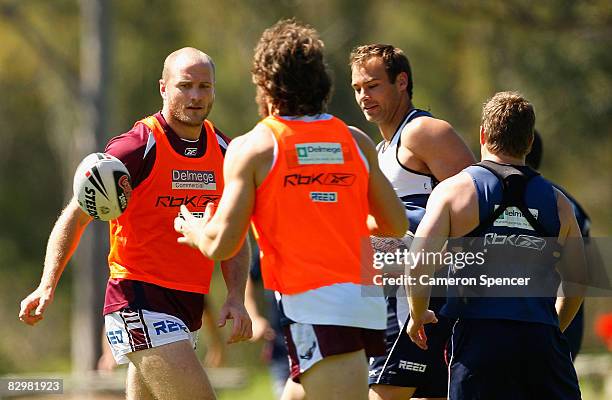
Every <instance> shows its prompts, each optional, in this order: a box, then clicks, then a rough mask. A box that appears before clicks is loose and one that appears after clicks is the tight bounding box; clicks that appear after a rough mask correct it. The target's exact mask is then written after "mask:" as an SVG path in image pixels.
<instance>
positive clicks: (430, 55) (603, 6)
mask: <svg viewBox="0 0 612 400" xmlns="http://www.w3.org/2000/svg"><path fill="white" fill-rule="evenodd" d="M107 3H108V5H109V6H110V10H111V18H110V26H109V29H110V43H111V54H112V57H111V69H110V76H109V81H108V86H107V90H108V92H107V93H108V96H109V97H108V98H109V102H108V105H109V110H110V112H109V113H108V116H107V126H108V131H107V132H102V133H101V135H102V136H103V137H104V141H106V140H107V139H108V138H110V137H112V136H115V135H118V134H120V133H122V132H124V131H126V130H128V129H129V128H130V127H131V126H132V124H133V123H134V121H136V120H138V119H140V118H141V117H143V116H145V115H149V114H152V113H154V112H155V111H157V110H158V109H159V108H160V107H161V99H160V97H159V94H158V85H157V80H158V79H159V76H160V73H161V67H162V63H163V60H164V58H165V56H166V55H167V54H168V53H170V52H171V51H173V50H175V49H177V48H180V47H183V46H194V47H197V48H200V49H203V50H204V51H206V52H207V53H209V54H210V55H211V56H212V57H213V58H214V59H215V62H216V65H217V99H216V103H215V106H214V109H213V112H212V114H211V116H210V118H211V119H212V120H213V121H214V122H215V124H216V125H217V126H218V127H220V128H221V129H222V130H223V131H224V132H226V133H227V134H228V135H230V136H236V135H239V134H241V133H243V132H245V131H247V130H249V129H250V128H251V127H252V126H253V125H254V124H255V122H256V121H257V120H258V116H257V110H256V106H255V103H254V101H253V99H254V95H255V91H254V88H253V85H252V84H251V82H250V72H249V67H250V59H251V56H252V49H253V47H254V45H255V43H256V41H257V40H258V38H259V35H260V34H261V32H262V30H263V29H265V28H266V27H268V26H270V25H271V24H273V23H274V22H275V21H277V20H278V19H279V18H282V17H292V16H295V17H297V18H298V19H300V20H303V21H305V22H308V23H310V24H312V25H314V27H315V28H317V29H318V31H319V32H320V33H321V36H322V38H323V40H324V41H325V43H326V51H327V60H328V63H329V66H330V69H331V70H332V72H333V75H334V78H335V95H334V98H333V101H332V103H331V105H330V111H331V112H332V113H334V114H336V115H338V116H339V117H341V118H343V119H344V120H346V121H347V122H349V123H351V124H354V125H356V126H359V127H360V128H362V129H363V130H365V131H366V132H368V133H369V134H370V135H371V136H372V137H373V138H374V139H375V140H376V141H377V140H379V139H378V132H377V131H376V128H375V127H374V126H372V125H370V124H367V123H366V121H365V120H364V118H363V116H362V115H361V113H360V111H359V109H358V107H357V106H356V104H355V102H354V99H353V95H352V90H351V88H350V70H349V67H348V65H347V61H348V54H349V52H350V50H351V48H353V47H354V46H357V45H359V44H363V43H367V42H388V43H392V44H394V45H396V46H398V47H401V48H402V49H403V50H404V51H405V53H406V54H407V55H408V57H409V58H410V60H411V64H412V68H413V74H414V82H415V84H414V103H415V105H416V106H418V107H420V108H425V109H429V110H431V111H432V112H433V113H434V114H435V115H436V116H438V117H439V118H443V119H446V120H448V121H449V122H450V123H451V124H453V125H454V127H455V128H456V129H457V131H458V132H460V134H461V135H462V136H463V137H464V139H465V140H466V141H467V142H468V143H469V144H470V146H471V148H472V149H473V150H474V152H475V153H476V154H478V153H477V152H478V147H477V137H478V136H477V135H478V128H479V120H480V109H481V106H482V103H483V102H484V101H485V100H486V99H487V98H488V97H490V96H491V95H492V94H493V93H495V92H496V91H499V90H517V91H519V92H522V93H523V94H524V95H525V96H526V97H527V98H528V99H530V100H531V101H532V102H533V104H534V105H535V107H536V113H537V127H538V129H539V130H540V132H541V133H542V134H543V137H544V143H545V155H544V161H543V166H542V172H543V173H544V175H545V176H547V177H549V178H551V179H552V180H554V181H555V182H558V183H560V184H561V185H562V186H564V187H566V188H567V189H568V190H569V192H570V193H572V194H573V195H574V196H575V197H576V198H577V199H578V200H579V201H580V202H581V203H582V204H583V206H584V207H585V209H586V210H587V211H588V213H589V214H590V215H591V217H592V220H593V230H592V231H593V234H594V235H596V236H610V231H611V227H612V185H611V183H612V179H611V171H612V135H611V134H610V133H611V131H612V96H611V95H610V94H611V93H612V52H610V48H612V46H611V45H612V3H611V2H609V1H607V0H590V1H579V0H556V1H552V0H551V1H546V2H531V1H528V0H508V1H504V2H482V1H479V0H465V1H453V0H411V1H399V0H395V1H393V0H389V1H382V0H309V1H306V0H251V1H248V0H225V1H213V0H211V1H195V0H173V1H168V0H163V1H162V0H130V1H118V0H108V1H107ZM79 7H80V2H79V1H77V0H54V1H46V0H22V1H15V0H12V1H11V0H0V38H1V39H0V93H2V97H1V98H0V323H1V324H2V327H3V328H2V333H3V334H2V338H1V339H0V374H1V373H6V372H19V371H40V370H56V369H67V368H68V367H69V366H68V363H69V357H68V353H69V349H70V345H69V340H70V335H69V332H70V327H69V318H68V315H69V313H70V307H71V305H70V299H71V297H70V292H71V290H70V285H69V280H70V279H71V271H70V267H69V268H68V270H67V272H66V276H64V278H63V279H62V282H61V284H60V287H59V289H58V293H57V296H56V300H55V303H54V304H53V306H52V307H51V309H50V311H49V314H48V316H47V318H46V320H45V321H44V322H43V323H42V324H41V325H42V326H41V327H40V328H37V329H30V328H28V327H25V326H21V325H19V324H18V323H17V318H16V315H17V309H18V302H19V300H20V299H21V298H23V297H24V296H25V295H26V294H27V293H28V292H29V291H30V290H31V289H32V288H33V287H34V286H35V285H36V282H37V280H38V278H39V276H40V271H41V265H42V260H43V257H44V248H45V244H46V239H47V236H48V234H49V232H50V229H51V227H52V224H53V222H54V221H55V219H56V217H57V215H58V213H59V210H61V208H62V207H63V205H64V204H65V201H66V199H67V196H68V195H69V192H70V190H71V189H70V188H71V174H72V172H73V170H74V168H75V166H76V165H75V163H74V162H73V161H70V162H67V161H66V160H75V159H80V158H81V157H82V156H84V154H76V155H75V154H72V155H71V157H68V156H67V154H68V153H69V152H71V151H74V150H73V149H72V148H70V147H68V146H67V143H68V142H69V141H71V140H73V139H74V138H76V139H77V140H78V139H79V132H78V121H79V115H78V113H79V107H78V105H79V104H78V96H77V95H76V92H75V90H76V89H75V87H77V86H78V81H79V52H80V46H81V43H80V24H81V22H82V21H80V16H79ZM216 283H217V285H216V286H217V287H218V288H222V283H221V282H220V281H219V280H218V277H217V281H216ZM100 288H101V290H102V289H103V283H100ZM213 297H215V298H218V300H219V301H218V302H221V301H222V290H219V291H218V292H215V294H213ZM594 303H597V304H596V305H594V306H593V307H591V308H590V310H589V312H590V314H589V315H590V316H589V320H588V321H589V323H590V321H591V320H592V317H593V315H595V314H596V313H599V312H602V311H603V310H604V309H605V308H607V309H608V310H609V302H606V301H602V300H599V301H597V302H594ZM587 327H588V328H589V327H590V326H589V325H587ZM585 347H586V349H587V350H591V351H601V350H602V346H601V344H599V343H598V342H597V341H596V340H595V339H594V338H593V334H592V332H591V331H590V329H589V330H588V331H587V336H586V342H585ZM41 349H44V350H41ZM241 349H242V348H241ZM242 350H243V349H242ZM242 350H240V351H242ZM236 351H238V350H236ZM252 353H253V354H256V353H257V352H256V351H252ZM242 358H243V357H241V356H239V355H236V356H234V358H233V361H232V362H235V363H240V362H241V361H242ZM249 362H250V363H252V364H256V362H257V357H256V355H252V357H250V359H249Z"/></svg>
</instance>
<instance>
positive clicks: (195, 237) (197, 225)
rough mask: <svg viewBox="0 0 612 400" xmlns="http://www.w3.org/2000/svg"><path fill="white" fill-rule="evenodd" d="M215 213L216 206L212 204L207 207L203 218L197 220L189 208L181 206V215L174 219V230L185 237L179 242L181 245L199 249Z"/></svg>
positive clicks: (180, 238) (179, 239)
mask: <svg viewBox="0 0 612 400" xmlns="http://www.w3.org/2000/svg"><path fill="white" fill-rule="evenodd" d="M214 212H215V204H214V203H212V202H210V203H208V204H207V205H206V209H205V210H204V216H203V217H202V218H196V217H195V216H194V215H193V214H192V213H191V212H189V210H188V209H187V207H185V206H184V205H183V206H181V215H180V216H178V217H176V218H174V230H175V231H177V232H178V233H180V234H181V235H183V236H182V237H179V238H178V240H177V241H178V242H179V243H181V244H186V245H188V246H191V247H194V248H198V245H199V243H200V237H201V235H202V233H203V231H204V227H206V224H208V222H209V221H210V219H211V218H212V216H213V214H214Z"/></svg>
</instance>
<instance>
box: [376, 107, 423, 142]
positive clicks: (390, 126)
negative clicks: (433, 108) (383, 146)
mask: <svg viewBox="0 0 612 400" xmlns="http://www.w3.org/2000/svg"><path fill="white" fill-rule="evenodd" d="M413 108H414V106H413V105H412V101H411V100H410V99H409V98H408V97H405V98H402V99H401V100H400V102H399V103H398V106H397V107H396V109H395V111H394V112H393V115H392V117H391V118H389V120H388V121H385V122H383V123H380V124H378V130H379V131H380V134H381V136H382V137H383V139H385V141H386V142H390V141H391V139H392V138H393V135H395V132H396V131H397V129H398V128H399V126H400V124H401V123H402V122H403V121H404V118H406V115H408V113H409V112H410V111H411V110H412V109H413Z"/></svg>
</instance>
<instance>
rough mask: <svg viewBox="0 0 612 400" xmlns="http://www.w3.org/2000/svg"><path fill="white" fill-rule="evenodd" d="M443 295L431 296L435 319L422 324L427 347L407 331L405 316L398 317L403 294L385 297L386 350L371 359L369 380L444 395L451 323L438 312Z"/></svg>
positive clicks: (422, 393)
mask: <svg viewBox="0 0 612 400" xmlns="http://www.w3.org/2000/svg"><path fill="white" fill-rule="evenodd" d="M444 301H445V299H439V298H432V299H431V303H430V308H435V309H436V310H435V312H436V316H437V318H438V323H436V324H427V325H425V333H426V335H427V345H428V349H427V350H422V349H420V348H419V347H418V346H417V345H416V344H414V343H413V342H412V341H411V340H410V337H409V336H408V334H407V333H406V323H407V320H404V321H403V322H402V319H404V318H402V317H399V318H398V315H397V303H398V302H406V298H405V297H388V298H387V330H386V352H385V355H383V356H380V357H373V358H371V359H370V371H369V384H370V385H390V386H398V387H411V388H412V387H413V388H416V391H415V392H414V395H413V396H414V397H446V394H447V390H448V366H447V363H446V359H447V357H446V348H447V345H448V343H449V341H450V336H451V330H452V324H451V321H450V320H449V319H448V318H445V317H443V316H441V315H439V314H438V312H437V310H438V306H439V307H441V304H436V302H438V303H444Z"/></svg>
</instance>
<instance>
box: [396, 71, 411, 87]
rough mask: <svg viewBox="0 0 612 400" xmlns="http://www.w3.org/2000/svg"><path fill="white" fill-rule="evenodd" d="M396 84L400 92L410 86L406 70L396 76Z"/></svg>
mask: <svg viewBox="0 0 612 400" xmlns="http://www.w3.org/2000/svg"><path fill="white" fill-rule="evenodd" d="M395 84H396V85H397V87H398V89H399V90H400V92H403V91H405V90H406V88H407V87H408V74H407V73H405V72H400V73H399V74H397V76H396V77H395Z"/></svg>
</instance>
